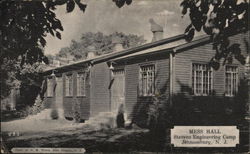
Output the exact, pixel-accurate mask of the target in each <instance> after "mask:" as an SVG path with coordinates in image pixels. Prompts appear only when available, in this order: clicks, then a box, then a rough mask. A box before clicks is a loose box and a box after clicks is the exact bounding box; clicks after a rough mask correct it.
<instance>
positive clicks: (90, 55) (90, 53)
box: [86, 45, 96, 59]
mask: <svg viewBox="0 0 250 154" xmlns="http://www.w3.org/2000/svg"><path fill="white" fill-rule="evenodd" d="M87 50H88V53H87V57H86V58H87V59H90V58H94V57H95V56H96V54H95V52H96V49H95V47H94V46H92V45H90V46H88V47H87Z"/></svg>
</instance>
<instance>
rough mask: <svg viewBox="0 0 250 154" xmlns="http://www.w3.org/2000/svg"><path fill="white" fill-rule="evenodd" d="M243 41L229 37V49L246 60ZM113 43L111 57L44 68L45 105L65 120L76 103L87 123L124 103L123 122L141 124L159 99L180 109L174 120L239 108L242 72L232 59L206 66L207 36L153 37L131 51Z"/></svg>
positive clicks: (211, 52) (242, 37) (243, 38)
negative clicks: (236, 50) (235, 48)
mask: <svg viewBox="0 0 250 154" xmlns="http://www.w3.org/2000/svg"><path fill="white" fill-rule="evenodd" d="M157 33H158V32H157ZM154 37H156V36H154ZM248 38H249V31H248V32H241V33H238V34H235V35H231V36H229V40H230V45H234V44H237V46H238V47H239V49H240V51H239V52H241V54H242V55H243V56H244V57H247V56H249V55H248V54H249V51H247V50H249V49H247V46H246V43H245V42H246V40H247V41H248V43H249V39H248ZM114 43H115V44H116V47H115V51H113V52H112V53H109V54H104V55H101V56H93V53H92V52H90V53H89V56H88V58H87V59H85V60H82V61H78V62H74V63H71V64H67V65H64V66H59V67H56V68H53V69H48V70H46V71H45V72H44V76H45V77H46V79H47V92H46V98H45V102H46V104H47V107H50V106H52V105H53V104H57V107H62V109H63V110H64V116H65V117H66V118H69V119H70V118H73V115H74V113H73V112H74V107H75V106H76V105H78V106H79V111H80V117H81V119H82V120H88V119H89V118H90V117H92V116H95V115H97V114H98V113H100V112H117V110H118V108H119V106H120V105H121V104H123V105H124V107H125V114H126V115H127V119H130V120H131V121H133V122H136V121H138V122H143V120H145V117H146V116H147V110H148V106H149V104H151V103H152V102H153V99H154V97H157V96H160V95H164V96H165V100H166V101H165V102H166V103H169V105H171V106H173V108H174V109H175V111H176V112H178V111H183V108H184V109H185V111H186V112H182V113H180V114H178V116H179V117H178V119H183V118H184V119H185V118H189V117H188V115H187V114H188V113H189V112H190V113H191V111H194V112H196V113H201V114H204V113H205V114H206V113H212V114H214V113H221V112H222V111H225V112H227V111H230V107H231V106H232V107H234V106H240V105H239V104H235V102H236V103H240V102H237V101H235V97H237V96H239V95H241V88H240V86H241V85H242V83H241V81H242V79H243V78H244V72H245V69H246V68H245V66H244V65H242V64H241V63H240V62H239V61H238V60H236V59H235V58H234V57H232V61H231V63H226V64H223V60H224V59H222V60H221V61H220V62H219V63H220V67H219V68H218V69H217V70H216V69H214V68H213V67H211V65H209V61H210V60H211V58H212V57H213V56H214V55H215V52H216V51H215V50H213V48H212V42H211V40H210V37H209V36H199V37H197V38H194V40H193V41H191V42H186V41H185V35H184V34H181V35H177V36H174V37H170V38H166V39H161V38H158V39H157V37H156V39H155V41H154V42H151V43H147V44H144V45H141V46H138V47H134V48H130V49H122V48H121V44H119V41H116V42H114ZM230 45H229V46H230ZM54 79H55V81H56V82H53V81H54ZM55 83H56V86H55ZM53 87H55V89H53Z"/></svg>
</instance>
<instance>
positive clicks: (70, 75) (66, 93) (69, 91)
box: [65, 74, 74, 97]
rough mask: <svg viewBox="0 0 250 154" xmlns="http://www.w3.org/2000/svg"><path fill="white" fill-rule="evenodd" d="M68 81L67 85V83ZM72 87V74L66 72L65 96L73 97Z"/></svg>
mask: <svg viewBox="0 0 250 154" xmlns="http://www.w3.org/2000/svg"><path fill="white" fill-rule="evenodd" d="M69 77H70V78H71V89H70V80H68V79H69ZM67 81H68V85H67ZM73 88H74V81H73V74H66V75H65V97H73Z"/></svg>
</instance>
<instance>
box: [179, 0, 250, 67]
mask: <svg viewBox="0 0 250 154" xmlns="http://www.w3.org/2000/svg"><path fill="white" fill-rule="evenodd" d="M180 6H181V7H182V14H183V15H186V14H187V13H189V14H188V15H189V17H190V20H191V24H190V25H188V26H187V28H186V29H185V33H186V34H187V38H186V40H187V41H191V40H192V39H193V36H194V34H195V31H201V30H203V31H204V32H205V33H206V34H208V35H210V36H211V38H212V41H213V49H215V50H216V54H215V56H214V57H212V59H211V62H212V64H217V66H218V63H219V61H220V59H222V58H224V59H225V60H224V63H226V62H229V63H230V62H231V60H232V58H233V57H235V58H236V59H237V60H238V61H240V62H241V63H242V64H245V57H244V56H243V55H242V54H241V52H239V51H240V49H239V46H236V45H232V46H229V40H228V36H229V35H231V34H236V33H238V32H243V31H247V30H249V26H248V22H249V7H250V4H249V1H248V0H244V1H240V0H225V1H222V0H183V1H182V3H181V4H180ZM248 52H249V51H248Z"/></svg>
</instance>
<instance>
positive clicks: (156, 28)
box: [149, 18, 163, 32]
mask: <svg viewBox="0 0 250 154" xmlns="http://www.w3.org/2000/svg"><path fill="white" fill-rule="evenodd" d="M149 23H150V24H151V31H152V32H163V27H162V26H160V25H159V24H157V23H156V22H155V21H154V19H152V18H150V19H149Z"/></svg>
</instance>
